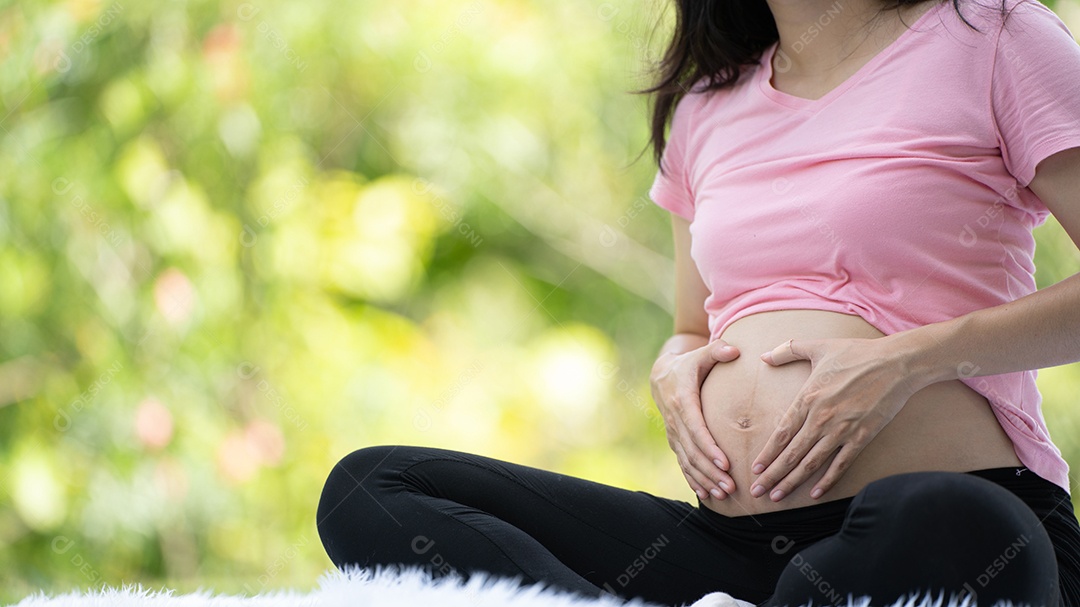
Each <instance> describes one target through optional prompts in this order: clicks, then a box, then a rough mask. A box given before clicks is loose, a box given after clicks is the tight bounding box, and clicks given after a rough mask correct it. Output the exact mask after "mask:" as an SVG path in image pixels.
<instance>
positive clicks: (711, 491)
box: [676, 445, 727, 500]
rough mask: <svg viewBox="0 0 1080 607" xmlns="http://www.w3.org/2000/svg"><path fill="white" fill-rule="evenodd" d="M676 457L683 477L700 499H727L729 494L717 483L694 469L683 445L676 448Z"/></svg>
mask: <svg viewBox="0 0 1080 607" xmlns="http://www.w3.org/2000/svg"><path fill="white" fill-rule="evenodd" d="M676 455H677V456H678V460H679V467H680V468H681V469H682V473H683V476H685V477H686V481H687V482H688V483H689V484H690V488H691V489H693V490H694V493H696V494H697V496H698V499H701V500H707V499H708V498H709V496H710V495H711V496H712V497H715V498H716V499H719V500H723V499H725V498H727V494H726V493H724V491H723V490H721V489H720V488H719V487H717V486H716V483H714V482H712V481H710V480H709V477H708V476H706V475H705V474H704V473H702V472H701V471H700V470H698V469H697V468H696V467H694V465H693V463H691V462H690V459H689V458H688V457H687V455H686V451H685V450H684V449H683V448H682V445H678V446H677V448H676Z"/></svg>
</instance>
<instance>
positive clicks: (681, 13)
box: [633, 0, 1005, 171]
mask: <svg viewBox="0 0 1080 607" xmlns="http://www.w3.org/2000/svg"><path fill="white" fill-rule="evenodd" d="M922 2H942V3H944V2H952V4H953V7H954V8H955V9H956V12H957V14H958V15H960V19H961V20H963V21H964V23H966V24H967V25H968V27H970V28H972V29H974V30H975V31H980V30H979V29H978V28H977V27H975V26H974V25H971V23H968V20H967V19H964V16H963V15H962V14H960V0H883V1H882V4H881V7H880V8H879V9H878V11H877V15H878V16H880V15H881V14H882V13H884V12H885V11H888V10H894V9H896V10H899V9H900V7H902V6H909V5H915V4H920V3H922ZM674 4H675V8H676V19H675V31H674V34H673V35H672V38H671V43H670V44H669V45H668V47H667V50H666V51H665V52H664V55H663V57H662V58H661V60H660V61H659V63H657V64H656V66H655V67H654V68H653V72H654V73H655V80H654V82H655V84H653V85H652V86H651V87H649V88H647V89H644V90H638V91H633V92H634V93H636V94H652V95H653V96H652V107H651V109H650V113H651V116H652V124H651V127H650V138H649V144H648V145H651V146H652V149H653V157H654V160H655V161H656V164H657V165H658V166H660V165H661V162H660V161H661V158H662V156H663V153H664V145H665V136H664V131H665V128H666V126H667V123H668V120H669V119H670V118H671V115H672V114H673V113H674V111H675V106H676V104H677V103H678V101H679V99H681V98H682V96H683V95H684V94H686V93H687V92H688V91H689V89H690V87H691V86H693V85H694V84H695V83H697V82H698V81H699V80H702V79H705V83H706V84H705V86H704V88H703V89H700V90H706V91H709V90H716V89H720V88H724V87H726V86H731V85H733V84H734V83H735V82H736V81H737V80H738V79H739V75H740V74H741V72H742V69H743V66H749V65H754V64H756V63H758V62H759V61H760V60H761V53H762V51H764V50H765V49H766V48H768V47H769V46H770V45H772V43H774V42H776V41H777V40H779V38H780V34H779V32H778V31H777V30H776V21H775V20H774V19H773V16H772V11H771V10H770V9H769V6H768V4H767V3H766V2H765V0H675V2H674ZM1001 4H1002V6H1001V12H1002V14H1004V13H1005V0H1002V3H1001ZM642 151H643V152H644V150H642ZM660 170H661V171H663V166H660Z"/></svg>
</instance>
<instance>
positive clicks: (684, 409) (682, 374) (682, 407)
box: [649, 339, 739, 500]
mask: <svg viewBox="0 0 1080 607" xmlns="http://www.w3.org/2000/svg"><path fill="white" fill-rule="evenodd" d="M738 357H739V349H738V348H736V347H735V346H732V345H730V344H728V343H727V342H725V341H723V340H719V339H718V340H716V341H714V342H712V343H710V344H708V345H705V346H702V347H700V348H697V349H696V350H690V351H689V352H684V353H682V354H675V353H666V354H664V355H662V356H660V357H659V358H657V359H656V362H655V363H653V368H652V373H650V375H649V384H650V386H651V388H652V397H653V400H654V401H656V406H657V408H658V409H660V415H661V416H663V418H664V428H665V430H666V431H667V438H668V445H670V446H671V450H672V451H674V452H675V456H676V458H677V459H678V461H679V467H680V468H682V473H683V476H685V477H686V482H687V483H689V484H690V488H691V489H693V490H694V493H696V494H697V496H698V499H702V500H704V499H708V496H709V495H712V496H713V497H715V498H716V499H719V500H723V499H726V498H727V496H728V495H729V494H731V493H734V492H735V481H734V480H732V478H731V476H730V475H729V474H728V470H730V467H731V463H730V461H729V460H728V458H727V456H726V455H724V452H723V451H721V450H720V447H719V446H718V445H717V444H716V441H715V440H713V437H712V434H710V433H709V429H708V428H706V427H705V415H704V413H702V410H701V385H702V384H703V383H705V378H706V377H708V375H709V372H710V371H712V368H713V367H714V366H716V363H723V362H731V361H732V360H735V359H736V358H738Z"/></svg>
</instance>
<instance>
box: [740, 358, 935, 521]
mask: <svg viewBox="0 0 1080 607" xmlns="http://www.w3.org/2000/svg"><path fill="white" fill-rule="evenodd" d="M895 343H896V342H895V341H894V340H890V339H888V338H887V337H882V338H878V339H863V338H839V339H796V340H788V341H787V342H785V343H783V344H780V345H779V346H777V347H776V348H775V349H774V350H772V351H771V352H766V353H765V354H763V355H762V356H761V359H762V360H763V361H765V362H766V363H768V364H770V365H773V366H779V365H784V364H787V363H789V362H792V361H796V360H809V361H810V366H811V372H810V377H809V378H807V380H806V383H805V384H804V385H803V387H802V389H800V391H799V393H798V394H797V395H796V396H795V401H794V402H793V403H792V405H791V407H790V408H789V409H788V410H787V413H785V414H784V417H783V418H782V419H781V420H780V423H779V424H778V425H777V426H776V430H774V431H773V433H772V436H770V437H769V440H768V442H766V443H765V447H764V448H763V449H762V450H761V453H760V454H758V456H757V458H755V459H754V463H753V465H752V466H751V472H753V473H754V474H759V473H760V475H759V476H758V479H757V480H756V481H754V484H753V485H752V486H751V488H750V494H751V495H752V496H754V497H760V496H762V495H765V494H766V493H769V497H770V499H772V501H774V502H776V501H779V500H781V499H783V497H784V496H785V495H790V494H791V492H792V491H794V490H795V489H796V488H797V487H799V486H800V485H802V484H803V483H804V482H805V481H806V480H807V479H808V478H809V477H810V476H811V475H812V474H813V473H814V472H816V471H817V470H818V469H819V468H820V467H821V466H822V464H823V463H824V462H827V461H828V460H829V458H830V457H831V456H832V455H833V454H834V453H836V457H835V459H833V460H832V463H831V464H830V466H829V468H828V470H827V471H826V472H825V475H824V476H822V477H821V479H820V480H819V481H818V482H817V484H816V485H815V486H814V488H813V490H812V491H811V492H810V497H812V498H815V499H816V498H819V497H821V496H822V495H824V493H825V492H826V491H828V490H829V489H831V488H832V487H833V485H835V484H836V482H837V481H838V480H839V479H840V477H841V476H843V474H844V472H846V471H847V469H848V468H849V467H850V466H851V463H852V462H853V461H854V460H855V458H856V457H857V456H858V455H859V452H861V451H862V450H863V449H864V448H865V447H866V445H867V444H869V443H870V441H871V440H873V439H874V437H875V436H877V435H878V433H879V432H881V430H882V428H884V427H885V425H886V424H888V423H889V422H890V421H892V419H893V417H895V416H896V414H897V413H899V412H900V409H902V408H903V406H904V404H905V403H907V400H908V398H910V397H911V395H912V394H914V393H915V392H917V391H918V390H920V389H921V388H923V387H924V386H922V385H918V384H917V382H915V381H914V380H913V378H912V375H911V372H910V369H909V364H908V362H907V359H906V358H905V357H904V353H903V352H901V351H898V349H897V347H896V346H895V345H894V344H895ZM838 449H839V452H838V453H837V450H838Z"/></svg>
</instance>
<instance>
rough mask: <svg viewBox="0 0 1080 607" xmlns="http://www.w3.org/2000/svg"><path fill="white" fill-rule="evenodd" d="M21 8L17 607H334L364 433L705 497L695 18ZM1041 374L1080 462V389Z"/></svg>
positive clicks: (9, 13)
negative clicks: (667, 73)
mask: <svg viewBox="0 0 1080 607" xmlns="http://www.w3.org/2000/svg"><path fill="white" fill-rule="evenodd" d="M1050 6H1051V7H1052V8H1054V9H1055V10H1056V11H1057V12H1058V14H1059V15H1061V16H1062V18H1063V19H1065V20H1066V22H1067V23H1069V24H1070V27H1072V28H1073V31H1074V32H1075V31H1080V5H1078V4H1077V2H1076V0H1058V1H1057V2H1055V3H1052V4H1050ZM0 7H2V8H0V56H2V57H3V61H2V63H0V105H2V108H0V600H2V601H4V602H13V601H16V600H18V599H20V598H22V597H23V596H25V595H26V594H28V593H31V592H33V591H36V590H39V589H40V590H45V591H47V592H59V591H63V590H67V589H72V588H90V587H98V586H100V585H101V584H103V583H107V584H119V583H122V582H140V583H143V584H147V585H149V586H152V587H160V586H162V585H167V586H169V587H172V588H176V589H178V590H180V591H192V590H195V589H197V588H199V587H203V588H212V589H214V590H217V591H222V592H237V593H249V594H250V593H255V592H260V591H265V590H269V589H274V588H282V587H291V588H298V589H307V588H311V587H313V586H315V584H316V580H317V578H318V576H319V575H320V574H321V573H322V572H324V571H326V570H327V569H329V568H331V567H332V565H331V563H330V562H329V560H328V559H327V558H326V556H325V554H324V553H323V550H322V547H321V544H320V542H319V538H318V535H317V533H316V531H315V520H314V512H315V506H316V503H317V500H318V495H319V490H320V488H321V485H322V482H323V480H324V479H325V477H326V474H327V472H328V471H329V469H330V467H331V466H332V465H333V464H334V462H336V461H337V460H338V459H339V458H340V457H341V456H343V455H345V454H346V453H348V452H350V451H352V450H353V449H355V448H357V447H361V446H365V445H372V444H380V443H406V444H425V445H432V446H440V447H446V448H453V449H462V450H467V451H472V452H476V453H481V454H485V455H490V456H494V457H499V458H503V459H508V460H511V461H516V462H520V463H526V464H530V465H535V466H540V467H545V468H549V469H555V470H558V471H561V472H565V473H569V474H574V475H578V476H582V477H586V478H590V479H593V480H598V481H602V482H607V483H612V484H616V485H620V486H624V487H628V488H633V489H641V490H646V491H651V492H654V493H657V494H661V495H666V496H670V497H676V498H680V499H687V500H689V499H690V498H691V497H692V494H691V492H690V490H689V489H688V488H687V487H686V486H685V483H684V481H683V479H682V476H681V474H680V473H679V471H678V469H677V466H676V464H675V459H674V456H673V455H672V454H671V453H670V452H669V450H668V447H667V443H666V439H665V438H664V432H663V427H662V424H661V422H660V419H659V416H658V415H657V413H656V411H655V407H654V405H653V403H652V400H651V397H650V391H649V386H648V373H649V369H650V367H651V366H652V362H653V360H654V357H655V354H656V352H657V349H658V348H659V347H660V345H661V344H662V342H663V341H664V340H665V339H666V338H667V337H668V336H669V335H670V334H671V327H672V321H671V316H670V311H671V309H672V286H673V274H672V267H671V234H670V219H669V215H668V213H667V212H666V211H663V210H662V209H659V208H658V207H656V206H655V205H653V204H652V203H651V202H649V200H648V199H647V195H646V192H647V189H648V186H649V185H650V184H651V181H652V178H653V175H654V172H655V167H654V165H653V163H652V160H651V157H650V156H649V155H648V153H646V154H644V155H643V156H641V157H640V158H639V157H638V155H639V153H640V152H641V151H642V150H643V148H644V145H645V143H646V138H647V133H646V126H645V125H646V119H647V116H646V112H647V102H646V99H645V98H644V97H643V96H640V95H634V94H631V93H630V91H632V90H635V89H639V88H642V87H644V86H645V85H646V84H647V82H648V80H647V78H648V68H649V66H650V64H651V63H652V62H654V61H655V60H656V58H657V56H658V54H659V51H660V50H661V48H662V45H663V43H664V42H665V39H666V36H667V34H668V31H669V29H670V26H671V21H672V16H673V15H672V11H671V10H670V7H668V6H667V2H666V0H653V1H651V2H645V3H642V2H631V1H629V0H612V1H610V2H607V1H605V2H596V1H588V2H542V1H539V0H498V1H495V0H473V1H471V2H466V1H461V0H409V1H407V2H374V1H360V2H351V3H340V2H330V1H328V0H308V1H306V2H286V1H283V0H256V1H254V2H235V1H224V0H222V1H217V0H191V1H187V2H185V1H182V0H166V1H164V2H154V3H149V2H136V1H134V0H115V1H111V2H110V1H109V0H103V1H98V0H70V1H62V2H38V1H31V2H22V1H20V2H17V3H12V2H4V3H0ZM1037 236H1038V239H1039V240H1038V242H1039V245H1038V255H1037V260H1036V261H1037V265H1038V268H1039V270H1038V276H1037V278H1038V283H1039V285H1040V286H1046V285H1048V284H1052V283H1054V282H1056V281H1058V280H1061V279H1062V278H1064V277H1066V276H1068V275H1070V274H1072V273H1074V272H1076V271H1077V270H1080V255H1078V254H1077V251H1076V248H1075V247H1074V246H1073V244H1072V243H1071V242H1070V241H1069V240H1068V238H1067V237H1066V236H1065V235H1064V234H1063V232H1062V230H1061V228H1060V226H1058V224H1057V223H1056V222H1055V221H1054V220H1053V218H1051V219H1050V220H1049V221H1048V222H1047V223H1046V224H1045V225H1044V226H1041V227H1040V228H1038V232H1037ZM1039 386H1040V388H1041V389H1042V391H1043V395H1044V397H1045V415H1046V417H1047V419H1048V423H1049V425H1050V429H1051V431H1052V432H1053V435H1054V438H1055V439H1056V441H1057V442H1058V444H1059V445H1060V446H1061V447H1062V449H1063V450H1064V451H1065V454H1066V457H1067V459H1068V460H1069V461H1070V463H1072V464H1073V466H1074V467H1075V466H1077V465H1080V438H1078V434H1077V432H1076V429H1077V428H1076V425H1077V423H1078V420H1080V412H1078V410H1077V396H1078V394H1080V368H1078V367H1077V366H1075V365H1074V366H1071V367H1061V368H1055V369H1048V370H1044V371H1042V372H1041V373H1040V375H1039Z"/></svg>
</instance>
